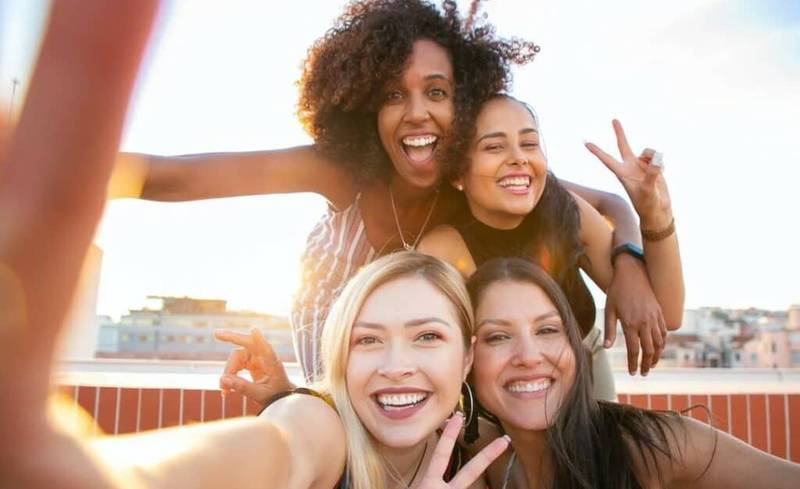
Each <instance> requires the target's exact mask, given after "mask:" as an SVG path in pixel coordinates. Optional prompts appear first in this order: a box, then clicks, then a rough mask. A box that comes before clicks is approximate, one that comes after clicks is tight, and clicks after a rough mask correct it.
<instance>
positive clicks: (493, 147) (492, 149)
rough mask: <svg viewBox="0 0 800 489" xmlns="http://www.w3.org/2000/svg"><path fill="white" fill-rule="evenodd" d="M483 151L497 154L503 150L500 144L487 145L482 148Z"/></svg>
mask: <svg viewBox="0 0 800 489" xmlns="http://www.w3.org/2000/svg"><path fill="white" fill-rule="evenodd" d="M483 149H484V150H485V151H490V152H497V151H502V150H503V145H502V144H500V143H492V144H487V145H486V146H485V147H484V148H483Z"/></svg>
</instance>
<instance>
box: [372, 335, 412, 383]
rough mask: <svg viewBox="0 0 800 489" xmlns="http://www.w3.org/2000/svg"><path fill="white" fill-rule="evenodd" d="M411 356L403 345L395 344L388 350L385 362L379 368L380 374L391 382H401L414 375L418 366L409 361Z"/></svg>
mask: <svg viewBox="0 0 800 489" xmlns="http://www.w3.org/2000/svg"><path fill="white" fill-rule="evenodd" d="M409 360H410V355H408V354H407V352H406V350H405V348H403V347H402V345H398V344H394V345H392V346H391V347H390V348H388V349H387V350H386V353H385V355H384V358H383V362H382V363H381V365H380V366H379V367H378V374H379V375H382V376H384V377H386V378H387V379H390V380H401V379H403V378H406V377H410V376H412V375H414V373H415V372H416V371H417V366H416V365H415V364H414V363H413V362H411V361H409Z"/></svg>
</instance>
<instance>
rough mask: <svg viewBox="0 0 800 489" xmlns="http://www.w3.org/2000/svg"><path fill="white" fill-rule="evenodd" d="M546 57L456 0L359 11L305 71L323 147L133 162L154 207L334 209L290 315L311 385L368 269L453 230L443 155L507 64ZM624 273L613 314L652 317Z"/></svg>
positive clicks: (313, 246)
mask: <svg viewBox="0 0 800 489" xmlns="http://www.w3.org/2000/svg"><path fill="white" fill-rule="evenodd" d="M476 5H477V2H475V4H474V7H475V6H476ZM473 10H474V9H473ZM468 24H471V22H470V23H468ZM537 50H538V48H536V46H534V45H533V44H532V43H528V42H522V41H514V40H512V41H506V40H502V39H498V38H497V37H496V36H495V34H494V31H493V29H492V28H491V27H489V26H470V27H465V26H464V24H463V23H462V21H461V18H460V16H459V14H458V11H457V8H456V4H455V2H453V1H444V2H443V8H442V9H441V10H440V9H437V8H436V7H435V6H433V5H431V4H429V3H427V2H424V1H422V0H359V1H354V2H353V3H351V4H349V5H348V7H347V8H346V9H345V12H344V13H343V14H342V15H341V16H340V17H339V18H338V19H337V20H336V22H335V24H334V26H333V28H331V29H330V30H329V31H328V32H327V33H326V34H325V36H323V37H322V38H320V39H319V40H318V41H317V42H316V43H315V44H314V45H313V46H312V47H311V49H310V50H309V54H308V58H307V59H306V61H305V64H304V70H303V75H302V78H301V80H300V85H301V94H300V101H299V115H300V120H301V122H302V123H303V125H304V127H305V128H306V130H307V131H308V132H309V134H310V135H311V136H312V137H313V138H314V144H313V145H312V146H303V147H295V148H288V149H282V150H272V151H258V152H245V153H221V154H200V155H189V156H177V157H155V156H148V155H136V154H129V155H123V156H122V158H121V159H122V161H123V163H124V164H126V166H127V167H129V168H130V167H136V166H138V167H140V168H141V169H142V171H143V172H145V174H146V177H145V179H144V183H143V188H142V189H141V197H143V198H146V199H154V200H164V201H183V200H193V199H205V198H216V197H230V196H236V195H253V194H266V193H283V192H313V193H317V194H320V195H322V196H323V197H325V198H326V199H327V201H328V202H329V211H328V213H327V214H326V215H325V216H324V217H323V218H322V219H321V221H320V222H319V223H318V224H317V226H316V227H315V228H314V230H313V231H312V233H311V235H310V236H309V238H308V241H307V245H306V250H305V252H304V254H303V257H302V263H301V270H302V272H301V273H302V277H301V279H302V280H301V284H302V285H301V288H300V290H299V291H298V293H297V294H296V296H295V300H294V305H293V307H292V313H291V323H292V329H293V334H294V343H295V350H296V352H297V356H298V360H299V361H300V363H301V365H302V367H303V370H304V373H305V375H306V379H307V380H313V379H314V378H316V377H317V376H318V374H319V373H320V370H319V348H318V343H319V337H320V335H321V331H322V324H323V321H324V318H325V316H326V315H327V311H328V307H329V305H330V304H331V303H332V301H333V299H335V298H336V296H337V295H338V294H339V292H340V291H341V290H342V288H343V287H344V284H345V283H346V282H347V280H348V279H349V278H350V277H351V276H352V275H353V274H354V273H356V271H357V270H358V269H359V268H360V267H361V266H363V265H364V264H366V263H369V262H370V261H372V260H374V259H375V258H377V257H379V256H381V255H384V254H387V253H390V252H392V251H395V250H398V249H414V248H415V247H416V245H417V243H418V241H419V240H420V238H421V236H422V234H423V233H424V231H426V230H428V229H431V228H432V227H433V226H435V225H437V224H440V223H444V222H452V220H453V219H454V216H456V215H457V214H458V210H459V209H460V207H461V206H463V202H462V201H461V199H460V198H459V197H458V196H457V195H456V194H455V193H454V192H452V190H451V189H449V188H447V187H440V181H441V176H442V174H443V172H444V170H445V169H444V168H443V165H442V162H441V161H440V160H441V158H440V154H441V152H442V150H443V148H444V147H445V146H446V141H447V139H448V138H449V137H450V134H451V132H452V130H451V128H452V126H453V124H454V123H458V121H459V120H460V118H462V117H467V118H469V117H471V114H473V113H474V112H475V110H476V108H477V107H480V105H481V104H482V103H483V101H485V100H486V99H488V98H489V97H490V96H491V95H492V94H494V93H497V92H498V91H501V90H503V89H505V88H506V87H507V85H508V83H509V66H510V65H511V64H514V63H525V62H528V61H530V60H531V59H533V57H534V55H535V53H536V51H537ZM577 191H578V192H580V193H581V194H582V195H583V196H584V197H585V198H586V199H587V200H589V201H591V202H593V204H594V205H595V206H597V207H598V208H599V209H600V210H601V212H604V213H607V214H612V216H611V218H612V220H613V221H614V222H616V223H617V228H618V229H623V230H624V231H623V232H622V234H623V236H622V237H621V238H619V239H622V240H625V241H635V240H636V239H637V238H636V236H635V233H632V232H630V229H631V225H630V223H631V222H633V219H632V217H631V216H630V212H629V210H628V209H627V206H626V205H625V204H624V203H622V201H621V199H619V198H618V197H616V196H613V195H611V194H605V193H601V192H595V191H590V190H588V189H583V190H581V189H578V190H577ZM634 227H635V226H634ZM621 261H623V262H625V260H621ZM626 263H627V265H623V266H621V267H620V268H619V269H618V271H619V276H620V286H619V288H620V289H624V290H620V292H619V294H617V295H616V296H615V298H616V303H615V304H612V305H611V306H612V307H613V308H615V309H618V310H620V311H627V315H626V316H624V317H623V323H625V320H626V319H628V320H631V321H633V320H635V319H636V316H638V317H639V318H641V317H642V314H641V312H642V310H643V309H644V310H650V311H657V309H658V307H657V304H655V303H654V302H653V301H652V300H651V297H650V296H651V295H652V294H650V292H649V285H648V284H647V280H646V277H644V276H642V275H641V271H640V268H639V267H638V264H630V263H629V262H626ZM623 279H624V280H623ZM634 289H635V290H634ZM642 304H644V306H642ZM654 314H657V312H654ZM248 359H249V356H248V355H247V354H246V353H245V352H242V351H240V352H238V353H234V354H233V356H232V357H231V358H230V359H229V365H228V368H226V372H225V375H223V377H222V379H221V386H222V387H223V391H225V390H227V389H233V390H239V391H242V392H243V393H244V394H245V395H247V396H248V397H250V398H251V399H253V400H255V401H259V402H263V401H264V400H265V399H266V398H267V397H268V392H267V391H268V389H264V388H263V386H262V385H260V384H258V383H256V384H253V383H250V382H248V381H245V380H244V379H242V378H240V377H237V376H235V375H234V374H235V372H237V371H238V370H239V369H241V368H243V367H244V366H245V365H248ZM257 377H258V378H262V377H268V375H257Z"/></svg>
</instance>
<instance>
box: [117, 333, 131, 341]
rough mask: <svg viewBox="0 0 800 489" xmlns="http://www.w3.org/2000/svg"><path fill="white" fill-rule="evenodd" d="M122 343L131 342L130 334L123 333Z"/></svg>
mask: <svg viewBox="0 0 800 489" xmlns="http://www.w3.org/2000/svg"><path fill="white" fill-rule="evenodd" d="M119 339H120V341H130V340H131V335H129V334H128V333H122V336H120V337H119Z"/></svg>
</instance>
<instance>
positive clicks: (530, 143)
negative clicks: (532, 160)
mask: <svg viewBox="0 0 800 489" xmlns="http://www.w3.org/2000/svg"><path fill="white" fill-rule="evenodd" d="M522 147H523V148H527V149H536V148H538V147H539V143H537V142H535V141H528V142H524V143H522Z"/></svg>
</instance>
